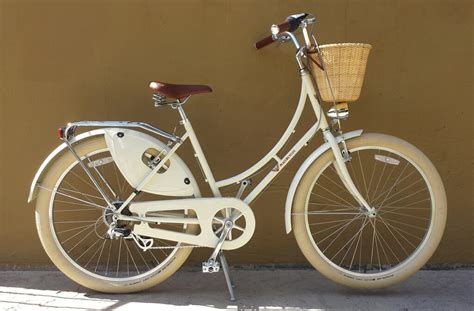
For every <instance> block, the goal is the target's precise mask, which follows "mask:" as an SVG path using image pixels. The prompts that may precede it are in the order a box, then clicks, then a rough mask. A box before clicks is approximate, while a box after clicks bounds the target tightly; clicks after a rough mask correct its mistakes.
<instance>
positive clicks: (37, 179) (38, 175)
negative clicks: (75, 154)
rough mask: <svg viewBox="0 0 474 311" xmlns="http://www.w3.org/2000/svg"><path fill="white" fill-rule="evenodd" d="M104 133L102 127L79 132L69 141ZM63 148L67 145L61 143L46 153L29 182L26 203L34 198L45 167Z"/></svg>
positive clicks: (74, 141) (72, 142)
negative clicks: (46, 155) (31, 180)
mask: <svg viewBox="0 0 474 311" xmlns="http://www.w3.org/2000/svg"><path fill="white" fill-rule="evenodd" d="M104 133H105V131H104V130H103V129H97V130H92V131H89V132H85V133H82V134H79V135H77V136H75V137H73V138H72V139H71V140H70V142H71V144H74V143H76V142H78V141H81V140H84V139H87V138H90V137H94V136H98V135H104ZM65 149H67V146H66V144H65V143H62V144H61V145H59V146H58V147H57V148H56V149H54V150H53V152H51V153H50V154H49V155H48V157H47V158H46V159H45V160H44V161H43V163H42V164H41V166H40V168H39V169H38V171H37V172H36V174H35V177H34V178H33V182H32V183H31V186H30V192H29V194H28V203H30V202H31V201H33V200H34V199H35V198H36V196H37V195H38V190H37V189H38V187H37V186H38V185H39V183H40V182H41V178H42V177H43V175H44V173H45V172H46V171H47V168H48V167H49V166H50V165H51V164H52V163H53V160H54V159H55V158H56V157H58V156H59V155H60V154H61V153H62V152H63V151H64V150H65Z"/></svg>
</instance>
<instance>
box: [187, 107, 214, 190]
mask: <svg viewBox="0 0 474 311" xmlns="http://www.w3.org/2000/svg"><path fill="white" fill-rule="evenodd" d="M178 111H179V114H180V116H181V124H182V125H183V126H184V128H185V130H186V133H187V134H188V135H189V140H190V141H191V145H192V146H193V149H194V157H196V158H197V161H198V163H199V165H200V166H201V169H202V172H203V174H204V178H205V179H206V182H207V183H208V184H209V187H210V188H211V191H212V193H213V195H214V196H215V197H221V196H222V195H221V192H220V190H219V188H218V187H217V185H216V180H215V179H214V175H213V174H212V171H211V168H210V167H209V164H208V163H207V160H206V156H205V155H204V152H203V151H202V148H201V144H199V140H198V138H197V136H196V133H195V132H194V129H193V126H192V125H191V121H189V119H188V118H187V116H186V114H185V112H184V109H183V107H182V106H181V105H179V106H178Z"/></svg>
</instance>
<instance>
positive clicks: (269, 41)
mask: <svg viewBox="0 0 474 311" xmlns="http://www.w3.org/2000/svg"><path fill="white" fill-rule="evenodd" d="M273 41H275V40H273V37H272V36H268V37H265V38H263V39H262V40H260V41H257V42H256V43H255V48H256V49H257V50H260V49H261V48H264V47H266V46H267V45H269V44H272V43H273Z"/></svg>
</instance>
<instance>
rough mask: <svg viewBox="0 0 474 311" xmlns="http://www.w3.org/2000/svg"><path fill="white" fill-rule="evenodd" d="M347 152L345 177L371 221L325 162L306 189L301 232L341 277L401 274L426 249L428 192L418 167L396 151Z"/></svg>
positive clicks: (367, 149)
mask: <svg viewBox="0 0 474 311" xmlns="http://www.w3.org/2000/svg"><path fill="white" fill-rule="evenodd" d="M350 152H351V157H352V159H351V161H349V162H347V167H348V170H349V173H350V174H351V176H352V178H353V181H354V183H355V185H356V187H357V188H358V189H359V190H360V192H361V194H362V195H363V196H364V198H365V199H366V200H367V202H368V203H369V205H371V206H372V207H375V209H376V213H375V217H374V215H370V214H369V213H367V212H366V211H365V209H364V208H362V207H360V204H358V203H356V201H355V199H354V198H353V197H352V196H351V195H350V194H349V193H348V192H347V190H346V189H345V187H344V185H343V184H342V181H341V180H340V178H339V177H338V175H337V173H336V170H335V168H334V162H329V163H327V164H326V165H325V166H324V167H323V169H322V170H320V172H318V173H317V176H316V178H315V179H314V181H313V182H312V184H311V186H310V188H309V189H310V191H308V196H307V198H306V204H305V210H304V215H305V225H306V230H307V232H308V236H309V237H310V240H311V243H312V245H313V247H314V248H315V250H316V251H317V252H318V253H319V255H320V256H321V257H322V258H323V259H324V260H325V261H326V262H327V263H329V264H330V265H331V266H333V267H334V268H335V269H337V270H339V271H340V272H341V273H344V274H350V275H352V276H355V277H377V276H378V277H380V276H381V275H385V274H390V273H392V272H394V271H395V270H398V269H402V268H403V267H404V266H405V265H406V264H408V263H409V262H411V261H412V259H414V258H415V257H416V255H417V254H418V253H419V252H420V251H421V249H423V247H424V245H425V244H426V242H427V240H428V238H429V236H430V234H431V230H432V227H433V216H434V201H433V193H432V188H431V186H430V184H429V182H428V179H427V178H426V176H425V174H424V172H423V171H422V170H421V169H420V168H419V166H418V165H417V164H416V163H415V162H414V161H412V160H411V159H409V158H408V157H407V156H405V155H403V154H401V153H400V152H398V151H395V150H393V149H390V148H385V147H379V146H363V147H358V148H353V149H351V150H350ZM376 155H377V156H378V159H375V156H376ZM382 161H388V162H391V164H390V163H387V162H382ZM397 162H398V164H394V163H397Z"/></svg>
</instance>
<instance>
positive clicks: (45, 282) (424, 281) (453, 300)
mask: <svg viewBox="0 0 474 311" xmlns="http://www.w3.org/2000/svg"><path fill="white" fill-rule="evenodd" d="M233 276H234V279H235V282H236V285H237V288H236V293H237V298H238V300H237V301H236V302H231V301H229V300H228V295H227V289H226V287H225V281H224V277H223V274H221V273H215V274H206V275H203V274H202V273H200V272H197V271H180V272H178V273H176V274H175V275H174V276H173V277H172V278H170V279H169V280H168V281H167V282H165V283H162V284H160V285H158V286H156V287H155V288H152V289H150V290H148V291H146V292H142V293H137V294H129V295H107V294H101V293H97V292H93V291H90V290H88V289H85V288H83V287H81V286H79V285H77V284H75V283H73V282H72V281H70V280H69V279H67V278H66V277H65V276H64V275H63V274H61V273H60V272H58V271H0V310H111V309H114V310H115V309H117V310H140V311H142V310H148V309H150V310H183V309H191V310H214V309H231V310H236V309H238V310H266V309H268V310H279V309H285V310H294V309H351V310H353V309H356V310H387V309H388V310H420V309H421V310H474V298H473V296H474V290H473V283H474V270H473V269H463V270H461V269H460V270H444V271H427V270H424V271H420V272H418V273H417V274H415V275H414V276H412V277H411V278H410V279H408V280H407V281H405V282H403V283H401V284H399V285H396V286H393V287H391V288H387V289H382V290H376V291H357V290H353V289H349V288H345V287H342V286H339V285H337V284H334V283H332V282H331V281H329V280H327V279H325V278H324V277H323V276H322V275H320V274H319V273H318V272H317V271H314V270H310V269H300V270H288V269H284V270H233Z"/></svg>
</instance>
